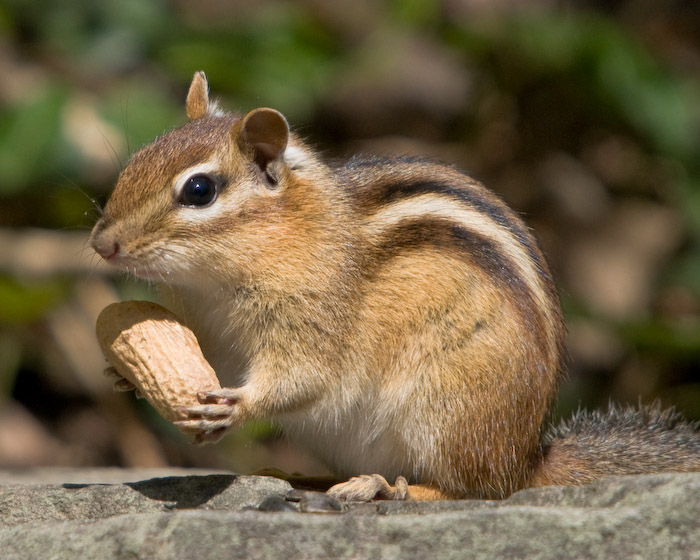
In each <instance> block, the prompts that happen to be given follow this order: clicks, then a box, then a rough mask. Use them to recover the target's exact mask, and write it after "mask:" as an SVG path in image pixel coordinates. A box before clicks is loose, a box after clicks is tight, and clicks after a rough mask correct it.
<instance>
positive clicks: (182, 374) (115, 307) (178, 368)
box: [96, 301, 220, 421]
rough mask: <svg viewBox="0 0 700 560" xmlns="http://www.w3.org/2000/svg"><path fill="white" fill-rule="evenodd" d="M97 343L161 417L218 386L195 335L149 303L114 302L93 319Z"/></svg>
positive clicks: (176, 413) (177, 413)
mask: <svg viewBox="0 0 700 560" xmlns="http://www.w3.org/2000/svg"><path fill="white" fill-rule="evenodd" d="M96 332H97V340H98V342H99V343H100V346H101V347H102V351H103V352H104V354H105V356H106V357H107V360H109V362H110V363H111V364H112V365H113V366H114V368H115V369H116V370H117V372H119V374H120V375H121V376H123V377H125V378H126V379H128V380H129V381H131V383H133V384H134V385H135V386H136V387H137V388H138V389H139V390H140V391H141V393H142V394H143V396H144V397H145V398H146V400H147V401H148V402H149V403H151V405H152V406H153V408H155V409H156V410H157V411H158V413H159V414H160V415H161V416H163V417H164V418H166V419H168V420H170V421H175V420H182V419H184V418H185V416H184V414H183V413H182V412H181V410H180V409H182V408H187V407H190V406H195V405H197V404H199V402H198V400H197V393H198V392H200V391H211V390H216V389H219V388H220V385H219V380H218V379H217V377H216V373H215V372H214V370H213V369H212V367H211V366H210V365H209V363H208V362H207V361H206V359H205V358H204V356H203V355H202V351H201V349H200V347H199V343H198V342H197V338H196V337H195V335H194V333H193V332H192V331H191V330H190V329H189V328H187V327H186V326H185V325H183V324H182V323H181V322H180V321H179V319H178V318H177V316H176V315H174V314H173V313H171V312H170V311H168V310H167V309H165V308H164V307H162V306H160V305H157V304H155V303H152V302H149V301H124V302H120V303H113V304H111V305H108V306H107V307H105V308H104V309H103V310H102V313H100V316H99V317H98V318H97V325H96Z"/></svg>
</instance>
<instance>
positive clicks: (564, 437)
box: [530, 403, 700, 487]
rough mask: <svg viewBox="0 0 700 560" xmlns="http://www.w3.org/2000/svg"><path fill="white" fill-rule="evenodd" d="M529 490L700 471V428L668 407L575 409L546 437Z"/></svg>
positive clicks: (611, 406) (698, 424)
mask: <svg viewBox="0 0 700 560" xmlns="http://www.w3.org/2000/svg"><path fill="white" fill-rule="evenodd" d="M543 443H544V460H543V462H542V464H541V465H540V466H539V468H538V470H537V471H536V472H535V475H534V477H533V480H532V481H531V483H530V486H532V487H536V486H548V485H553V484H555V485H580V484H586V483H588V482H592V481H593V480H596V479H598V478H601V477H604V476H611V475H625V474H649V473H662V472H693V471H700V423H698V422H688V421H686V420H684V419H683V417H682V416H681V415H680V414H679V413H678V412H676V411H675V409H673V408H670V409H666V410H662V408H661V405H660V404H659V403H656V404H654V405H651V406H641V405H640V406H639V407H621V406H615V405H613V404H611V405H610V407H609V409H608V411H607V412H601V411H593V412H588V411H585V410H579V411H578V412H576V413H575V414H574V416H573V417H572V418H571V419H570V420H568V421H564V422H562V423H561V424H560V425H559V426H556V427H553V428H552V429H551V430H550V431H549V432H548V433H546V434H545V438H544V442H543Z"/></svg>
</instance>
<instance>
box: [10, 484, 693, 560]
mask: <svg viewBox="0 0 700 560" xmlns="http://www.w3.org/2000/svg"><path fill="white" fill-rule="evenodd" d="M0 478H2V477H0ZM93 479H94V480H96V479H99V477H93ZM304 501H306V502H307V503H309V504H312V505H313V507H311V509H312V510H313V511H322V512H323V513H303V509H304V508H302V507H300V504H301V503H302V502H304ZM698 503H700V474H679V475H649V476H639V477H622V478H610V479H605V480H602V481H600V482H598V483H595V484H591V485H588V486H584V487H580V488H562V487H550V488H542V489H537V490H525V491H522V492H519V493H516V494H514V495H513V496H511V497H510V498H509V499H507V500H503V501H481V500H463V501H452V502H433V503H427V502H426V503H420V502H377V503H370V504H349V505H344V506H343V508H342V511H341V512H338V510H337V509H336V507H335V506H334V505H333V504H326V502H325V501H324V498H322V497H320V496H317V495H316V496H315V495H313V494H309V493H301V494H300V493H299V492H294V493H291V488H290V487H289V485H288V484H287V483H286V482H283V481H279V480H276V479H272V478H268V477H238V476H234V475H231V474H212V475H205V476H201V475H200V476H178V477H168V478H161V479H152V480H144V481H137V482H129V483H126V484H122V483H111V484H84V483H76V482H72V483H67V484H36V483H27V484H17V483H11V484H5V485H0V513H1V514H2V525H0V550H2V551H3V552H2V558H3V559H8V560H14V559H20V558H21V559H23V560H24V559H34V558H36V559H52V560H62V559H68V558H70V559H76V558H99V559H102V558H115V559H122V558H124V559H127V558H129V559H132V558H148V559H154V560H160V559H168V560H178V559H188V560H189V559H193V558H194V559H195V560H205V559H208V558H212V559H217V560H218V559H228V558H231V559H235V558H246V559H257V558H260V559H263V558H285V559H295V558H300V559H301V558H303V559H312V558H382V559H389V558H401V559H404V558H405V559H409V560H410V559H413V558H415V559H421V560H423V559H426V558H440V559H443V558H444V559H450V558H504V559H508V558H528V559H530V558H532V559H550V558H551V559H555V558H556V559H566V558H625V559H627V558H632V559H641V558H650V559H654V560H656V559H665V558H673V559H696V558H697V559H700V519H699V516H698V511H697V504H698Z"/></svg>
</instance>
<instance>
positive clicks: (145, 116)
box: [101, 77, 185, 165]
mask: <svg viewBox="0 0 700 560" xmlns="http://www.w3.org/2000/svg"><path fill="white" fill-rule="evenodd" d="M101 112H102V114H103V115H104V116H105V117H106V118H107V119H108V120H109V121H111V122H112V123H113V124H114V125H115V126H116V127H117V129H118V130H122V131H123V133H124V136H125V137H126V139H127V142H126V144H127V146H128V151H129V152H133V151H135V150H137V149H138V148H140V147H141V146H143V145H144V144H146V143H148V142H151V141H153V139H154V138H155V137H156V136H159V135H160V134H163V132H165V131H167V130H169V129H171V128H173V127H174V126H176V125H178V124H181V123H182V122H184V120H185V99H184V95H183V99H182V102H181V105H179V106H178V105H176V103H175V101H174V100H173V97H172V96H171V95H167V93H166V92H165V91H163V90H162V89H159V88H157V87H155V85H154V84H153V83H151V82H149V81H144V80H142V79H139V77H137V79H133V80H130V81H128V82H126V83H125V84H120V86H119V87H114V88H112V89H110V90H109V91H108V92H107V93H106V95H105V96H104V97H103V100H102V103H101ZM127 155H128V154H127ZM123 163H125V162H121V164H122V165H123Z"/></svg>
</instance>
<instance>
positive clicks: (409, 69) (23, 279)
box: [0, 0, 700, 474]
mask: <svg viewBox="0 0 700 560" xmlns="http://www.w3.org/2000/svg"><path fill="white" fill-rule="evenodd" d="M699 30H700V7H699V6H698V3H697V2H695V1H681V0H678V1H667V2H651V1H641V2H640V1H635V0H627V1H624V0H623V1H606V2H602V1H599V2H553V1H547V0H523V1H517V2H516V1H515V0H510V1H509V0H495V1H491V2H488V1H484V0H442V1H439V0H406V1H399V0H396V1H383V2H377V1H371V0H352V1H350V0H337V1H334V2H328V1H325V0H302V1H298V2H290V1H286V2H285V1H281V0H261V1H257V2H250V1H240V0H238V1H225V0H199V1H198V2H196V3H195V2H186V1H185V0H178V1H166V0H161V1H154V0H120V1H118V2H117V1H102V2H93V1H91V0H60V1H59V0H42V1H41V2H38V1H31V0H2V2H0V467H25V466H30V465H66V466H70V465H126V466H135V465H140V466H160V465H165V464H177V465H187V466H207V467H225V468H232V469H235V470H239V471H250V470H253V469H256V468H259V467H262V466H275V467H278V468H282V469H285V470H289V471H293V470H301V471H305V472H306V473H307V474H312V473H314V472H321V469H320V467H318V466H317V465H314V464H313V463H311V462H310V461H309V460H308V459H307V458H305V457H303V456H302V455H300V454H298V453H296V452H295V451H294V450H292V449H290V447H289V446H288V445H287V443H286V442H285V440H284V438H279V437H277V434H276V432H275V430H274V429H273V428H271V427H270V426H269V425H268V424H266V423H259V424H255V425H250V426H247V427H246V428H244V429H243V430H240V431H239V432H236V433H235V434H233V435H231V436H229V437H228V438H227V439H225V440H224V441H223V442H222V443H220V444H218V445H216V446H208V447H204V448H194V447H192V446H190V445H188V444H187V442H186V440H185V439H184V438H183V437H181V436H180V435H179V434H178V433H177V432H176V431H175V430H174V429H173V428H172V427H171V426H170V425H169V424H167V423H166V422H165V421H163V420H161V419H160V418H159V417H158V416H157V415H156V414H155V413H154V412H153V411H152V410H151V409H150V407H149V406H148V405H146V404H144V403H143V402H142V401H138V402H137V401H136V400H135V399H134V398H133V395H130V394H128V395H124V394H115V393H113V392H112V391H111V387H110V384H109V382H108V381H107V380H106V379H103V378H102V376H101V371H102V369H103V368H104V367H105V365H106V364H105V362H104V360H103V358H102V357H101V354H100V352H99V350H98V349H97V346H96V343H95V341H94V334H93V325H94V320H95V317H96V315H97V313H99V311H100V310H101V309H102V308H103V307H104V306H105V305H106V304H107V303H110V302H111V301H114V300H116V299H124V298H146V297H153V295H152V294H151V293H150V292H149V291H148V287H147V286H145V285H143V284H141V283H139V282H137V281H135V280H133V279H126V278H123V277H121V276H119V275H114V274H112V273H110V272H109V271H107V270H106V269H105V268H104V267H103V266H101V263H99V262H98V261H99V259H97V258H96V256H95V255H94V254H93V253H92V251H91V250H90V249H89V248H88V247H87V245H86V239H87V235H88V232H89V230H90V227H91V225H92V224H93V223H94V221H95V220H96V218H97V216H98V215H99V211H98V205H99V204H101V203H103V202H104V200H105V199H106V197H107V194H108V192H109V190H110V188H111V186H112V184H113V182H114V180H115V178H116V175H117V174H118V172H119V170H120V168H121V167H122V165H123V163H124V162H125V161H126V159H127V157H128V154H129V152H130V151H132V150H134V149H136V148H138V147H139V146H141V145H143V144H144V143H146V142H148V141H149V140H150V139H152V138H154V137H155V136H157V135H159V134H161V133H162V132H163V131H165V130H167V129H169V128H171V127H173V126H175V125H178V124H180V123H182V122H183V121H184V96H185V93H186V89H187V86H188V85H189V81H190V79H191V76H192V74H193V72H194V71H195V70H199V69H202V70H205V71H206V73H207V75H208V78H209V81H210V85H211V88H212V93H213V94H214V95H215V96H218V97H220V98H221V100H222V104H223V105H224V106H225V107H227V108H229V109H241V110H246V109H250V108H253V107H255V106H263V105H265V106H272V107H276V108H278V109H279V110H281V111H282V112H284V113H285V114H286V115H287V117H288V118H289V120H290V122H291V123H293V126H294V128H295V129H296V130H297V131H298V132H299V133H300V134H302V135H303V136H305V137H307V138H308V139H309V140H310V141H311V142H312V144H313V145H315V146H316V147H318V149H319V150H321V151H322V152H323V153H324V154H325V155H326V156H328V157H343V156H348V155H350V154H353V153H357V152H365V153H379V154H410V155H428V156H432V157H435V158H438V159H440V160H443V161H446V162H449V163H453V164H456V165H458V166H460V167H462V168H463V169H465V170H467V171H468V172H469V173H470V174H472V175H473V176H475V177H476V178H478V179H480V180H482V181H484V182H485V183H486V184H487V185H489V186H490V187H491V188H493V189H494V190H495V191H496V192H498V193H499V194H500V195H501V196H502V197H504V198H505V200H506V201H507V202H508V203H509V204H510V205H511V206H513V207H514V208H515V209H516V210H517V211H518V212H520V213H521V214H522V215H523V216H524V218H525V220H526V221H527V222H528V224H529V225H530V226H531V227H532V228H533V229H534V230H535V232H536V234H537V236H538V237H539V239H540V240H541V242H542V245H543V247H544V249H545V252H546V253H547V255H548V258H549V260H550V262H551V265H552V268H553V270H554V273H555V275H556V277H557V281H558V284H559V286H560V293H561V296H562V301H563V304H564V307H565V310H566V315H567V321H568V324H569V330H570V354H571V359H570V367H569V375H568V379H567V382H566V383H565V385H564V386H563V388H562V393H561V398H560V401H559V403H558V413H559V414H562V415H566V414H568V413H570V411H571V410H572V409H575V408H576V407H578V406H579V405H582V406H587V407H601V406H603V407H604V406H606V404H607V402H608V400H609V399H612V400H615V401H619V402H631V403H636V402H638V399H641V400H642V401H644V402H648V401H651V400H653V399H656V398H658V399H660V400H661V401H662V402H664V403H666V404H674V405H676V406H677V407H678V408H679V409H680V410H682V411H683V412H684V413H685V414H686V415H687V416H689V417H690V418H694V419H699V418H700V377H699V376H698V365H699V363H700V157H699V155H700V31H699Z"/></svg>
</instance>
